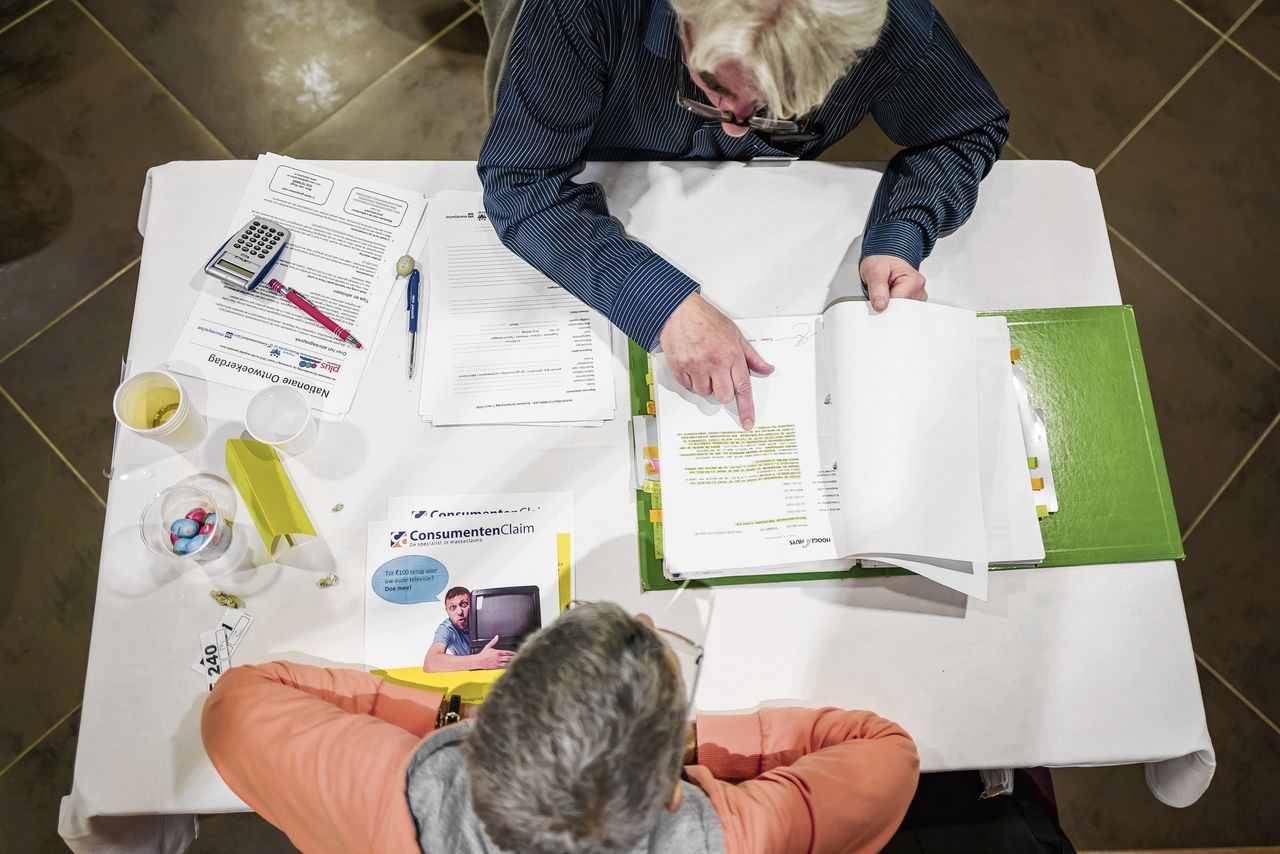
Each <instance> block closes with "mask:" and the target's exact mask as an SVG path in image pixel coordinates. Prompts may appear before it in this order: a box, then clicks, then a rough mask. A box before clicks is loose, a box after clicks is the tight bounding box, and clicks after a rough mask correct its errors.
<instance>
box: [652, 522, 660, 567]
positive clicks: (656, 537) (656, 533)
mask: <svg viewBox="0 0 1280 854" xmlns="http://www.w3.org/2000/svg"><path fill="white" fill-rule="evenodd" d="M653 556H654V557H656V558H657V559H658V560H662V523H661V522H656V523H654V526H653Z"/></svg>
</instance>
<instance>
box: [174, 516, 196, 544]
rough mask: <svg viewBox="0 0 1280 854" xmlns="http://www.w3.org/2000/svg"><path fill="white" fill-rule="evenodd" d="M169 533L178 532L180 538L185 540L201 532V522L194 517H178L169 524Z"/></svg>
mask: <svg viewBox="0 0 1280 854" xmlns="http://www.w3.org/2000/svg"><path fill="white" fill-rule="evenodd" d="M169 533H170V534H177V535H178V538H179V539H183V540H185V539H187V538H188V537H194V536H195V535H196V534H198V533H200V523H198V522H196V521H195V520H194V519H178V520H176V521H175V522H174V523H173V524H172V525H170V526H169Z"/></svg>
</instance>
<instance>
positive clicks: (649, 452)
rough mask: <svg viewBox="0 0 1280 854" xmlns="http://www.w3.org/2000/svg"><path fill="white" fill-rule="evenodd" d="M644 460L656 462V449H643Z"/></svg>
mask: <svg viewBox="0 0 1280 854" xmlns="http://www.w3.org/2000/svg"><path fill="white" fill-rule="evenodd" d="M644 458H645V459H646V460H656V459H657V458H658V449H657V448H655V447H654V446H653V445H646V446H645V448H644Z"/></svg>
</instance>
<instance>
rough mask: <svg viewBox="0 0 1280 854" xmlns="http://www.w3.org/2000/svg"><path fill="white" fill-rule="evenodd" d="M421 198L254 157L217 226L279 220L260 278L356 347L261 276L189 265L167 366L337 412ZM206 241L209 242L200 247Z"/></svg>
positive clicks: (387, 294) (350, 390) (347, 405)
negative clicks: (233, 279)
mask: <svg viewBox="0 0 1280 854" xmlns="http://www.w3.org/2000/svg"><path fill="white" fill-rule="evenodd" d="M425 206H426V198H425V197H424V196H423V195H422V194H421V193H418V192H414V191H411V190H404V189H400V188H397V187H392V186H389V185H386V184H380V183H378V182H375V181H366V180H362V179H357V178H353V177H350V176H347V175H342V174H339V173H337V172H331V171H328V170H325V169H321V168H319V167H317V166H315V165H313V164H310V163H301V162H298V161H294V160H291V159H289V158H287V157H281V156H280V155H276V154H264V155H262V156H261V157H259V158H258V163H257V167H256V168H255V169H254V171H253V177H252V179H251V180H250V182H249V186H248V188H247V189H246V190H245V192H244V195H243V196H242V197H241V200H240V206H239V208H237V210H236V214H235V216H234V217H233V218H232V221H231V222H230V223H229V224H228V226H227V232H226V234H227V235H229V234H231V233H233V232H234V231H236V230H238V229H239V228H240V227H241V226H243V225H244V224H245V223H246V222H248V221H250V220H252V219H254V218H255V217H263V218H266V219H270V220H275V221H276V222H279V223H281V224H283V225H284V226H285V227H287V228H288V229H290V230H291V231H292V232H293V237H292V239H291V240H290V242H289V245H288V246H287V247H286V248H285V251H284V254H283V256H282V257H281V259H280V261H279V263H278V264H277V265H276V266H275V268H273V269H272V271H271V273H270V275H271V277H272V278H276V279H279V280H280V281H282V282H283V283H284V284H285V285H287V286H289V287H291V288H293V289H295V290H297V291H298V292H299V293H301V294H302V295H303V296H304V297H306V298H307V299H308V300H309V301H310V302H311V303H313V304H314V305H315V306H316V307H317V308H319V309H320V310H321V311H322V312H324V313H325V314H326V315H328V316H329V317H330V318H332V319H333V320H334V321H335V322H337V323H338V324H339V325H341V326H343V327H345V328H346V329H348V330H349V331H350V332H351V333H352V334H353V335H354V336H355V337H356V338H357V339H358V340H359V341H361V342H362V343H363V344H364V345H365V346H364V348H363V349H357V348H356V347H354V346H351V345H349V344H348V343H347V342H344V341H341V340H339V339H338V337H337V336H336V335H334V334H333V333H332V332H330V331H329V330H327V329H325V328H324V327H323V326H321V325H320V324H319V323H317V322H316V321H315V320H313V319H312V318H310V317H308V316H307V315H306V314H304V313H303V312H302V311H301V310H300V309H298V308H297V307H296V306H294V305H292V304H291V303H289V302H287V301H286V300H285V299H284V298H283V297H280V296H277V295H276V294H275V293H273V292H272V291H271V290H270V289H268V288H267V287H266V285H265V284H264V285H260V286H259V287H258V288H257V289H255V290H254V291H253V293H245V292H243V291H237V290H234V289H231V288H228V287H226V286H224V285H223V284H222V283H221V282H218V281H216V280H215V279H212V278H210V277H208V276H205V275H203V273H200V274H199V275H198V276H197V281H199V282H200V283H201V284H200V287H201V294H200V297H199V299H198V300H197V301H196V304H195V308H194V309H192V311H191V314H190V315H189V316H188V317H187V322H186V325H185V326H184V328H183V330H182V333H181V334H180V335H179V336H178V342H177V344H176V346H175V347H174V349H173V353H172V355H171V356H170V358H169V364H170V367H171V368H172V369H173V370H175V371H177V372H178V373H182V374H187V375H190V376H196V377H202V378H204V379H207V380H209V381H211V382H218V383H224V384H226V385H230V386H235V387H237V388H247V389H250V390H257V389H260V388H264V387H266V386H268V385H272V384H275V383H284V384H287V385H292V386H294V387H296V388H298V389H300V390H301V391H303V392H304V393H305V394H306V395H307V397H308V399H309V400H310V401H311V406H312V408H313V409H315V410H316V411H318V412H321V413H323V414H326V415H330V416H335V417H341V416H343V415H345V414H346V413H347V412H348V411H349V410H350V409H351V401H352V399H353V398H354V397H355V393H356V388H357V386H358V385H359V383H360V377H361V375H362V374H363V373H364V368H365V364H366V362H367V361H368V358H369V353H370V351H371V350H372V348H373V345H374V344H375V343H376V340H377V338H378V333H379V330H380V327H381V323H382V320H383V318H384V317H385V315H386V312H387V310H388V302H389V300H390V298H391V296H392V295H393V294H394V293H396V292H397V289H396V288H395V287H394V286H393V285H394V282H395V262H396V259H397V258H399V257H400V255H402V254H404V253H405V252H406V251H407V250H408V248H409V245H410V242H411V241H412V239H413V236H414V233H415V232H416V231H417V229H418V225H419V223H420V222H421V220H422V212H423V210H424V208H425ZM224 236H225V235H224ZM216 248H217V243H216V242H214V241H210V245H209V252H210V254H212V253H213V251H214V249H216Z"/></svg>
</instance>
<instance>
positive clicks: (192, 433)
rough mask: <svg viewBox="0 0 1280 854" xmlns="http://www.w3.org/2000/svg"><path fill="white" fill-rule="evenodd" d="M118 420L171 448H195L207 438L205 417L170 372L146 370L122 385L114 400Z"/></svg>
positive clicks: (132, 429) (136, 431) (142, 434)
mask: <svg viewBox="0 0 1280 854" xmlns="http://www.w3.org/2000/svg"><path fill="white" fill-rule="evenodd" d="M111 407H112V409H114V410H115V413H116V421H118V422H119V423H120V424H122V425H123V426H124V427H125V428H126V429H128V430H131V431H133V432H134V433H137V434H138V435H139V436H145V437H146V438H148V439H155V440H156V441H157V442H161V443H163V444H165V445H168V446H169V447H171V448H177V449H179V450H185V449H188V448H193V447H195V446H196V445H198V444H199V443H200V440H201V439H203V438H204V418H202V417H201V415H200V413H199V412H197V411H196V409H195V407H193V406H192V405H191V396H190V395H189V394H187V392H186V390H185V389H183V387H182V383H180V382H178V378H177V377H175V376H174V375H173V374H171V373H169V372H168V371H158V370H157V371H143V372H142V373H140V374H135V375H133V376H131V377H129V379H127V380H125V381H124V382H122V383H121V384H120V387H119V388H117V389H116V394H115V397H114V398H112V401H111Z"/></svg>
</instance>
